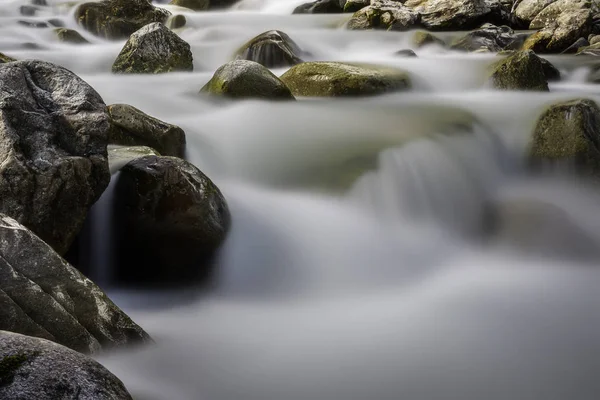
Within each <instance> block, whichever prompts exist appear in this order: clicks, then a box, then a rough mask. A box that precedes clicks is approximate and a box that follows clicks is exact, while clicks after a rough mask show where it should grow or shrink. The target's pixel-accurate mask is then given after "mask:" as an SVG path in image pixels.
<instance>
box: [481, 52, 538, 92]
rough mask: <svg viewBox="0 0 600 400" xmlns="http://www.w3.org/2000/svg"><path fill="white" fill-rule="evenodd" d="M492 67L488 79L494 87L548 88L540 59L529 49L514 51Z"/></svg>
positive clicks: (509, 88) (517, 88)
mask: <svg viewBox="0 0 600 400" xmlns="http://www.w3.org/2000/svg"><path fill="white" fill-rule="evenodd" d="M492 68H493V71H492V74H491V77H490V81H491V83H492V85H493V86H494V87H495V88H496V89H501V90H533V91H546V92H547V91H548V90H549V89H548V80H547V79H546V75H545V73H544V66H543V64H542V60H541V59H540V58H539V57H538V56H537V55H536V54H535V53H534V52H533V51H531V50H525V51H519V52H516V53H515V54H513V55H511V56H509V57H507V58H505V59H504V60H502V61H500V62H498V63H496V64H494V65H493V67H492Z"/></svg>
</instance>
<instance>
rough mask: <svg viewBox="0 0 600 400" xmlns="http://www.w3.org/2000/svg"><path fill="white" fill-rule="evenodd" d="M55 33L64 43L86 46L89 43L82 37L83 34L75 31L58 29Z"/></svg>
mask: <svg viewBox="0 0 600 400" xmlns="http://www.w3.org/2000/svg"><path fill="white" fill-rule="evenodd" d="M54 33H55V34H56V38H57V39H58V40H59V41H61V42H64V43H71V44H86V43H89V42H88V40H87V39H86V38H84V37H83V36H81V34H80V33H79V32H77V31H75V30H73V29H67V28H56V29H54Z"/></svg>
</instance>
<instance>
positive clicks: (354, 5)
mask: <svg viewBox="0 0 600 400" xmlns="http://www.w3.org/2000/svg"><path fill="white" fill-rule="evenodd" d="M370 4H371V0H348V1H346V4H344V12H356V11H358V10H362V9H363V8H365V7H368V6H369V5H370Z"/></svg>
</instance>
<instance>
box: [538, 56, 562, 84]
mask: <svg viewBox="0 0 600 400" xmlns="http://www.w3.org/2000/svg"><path fill="white" fill-rule="evenodd" d="M540 60H541V61H542V68H543V70H544V76H545V77H546V80H547V81H548V82H551V81H560V78H561V76H560V71H559V70H558V68H556V67H555V66H554V65H553V64H552V63H551V62H550V61H548V60H546V59H545V58H540Z"/></svg>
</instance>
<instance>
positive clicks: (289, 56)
mask: <svg viewBox="0 0 600 400" xmlns="http://www.w3.org/2000/svg"><path fill="white" fill-rule="evenodd" d="M302 55H303V52H302V50H301V49H300V47H298V45H297V44H296V42H294V41H293V40H292V38H290V37H289V36H288V35H287V34H285V33H284V32H281V31H267V32H264V33H261V34H260V35H258V36H256V37H255V38H253V39H251V40H250V41H249V42H248V43H246V44H244V45H243V46H242V47H241V48H240V49H239V50H238V51H237V53H236V54H235V59H236V60H249V61H254V62H257V63H259V64H262V65H264V66H265V67H267V68H278V67H290V66H292V65H296V64H298V63H301V62H302V59H301V58H300V57H301V56H302Z"/></svg>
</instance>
